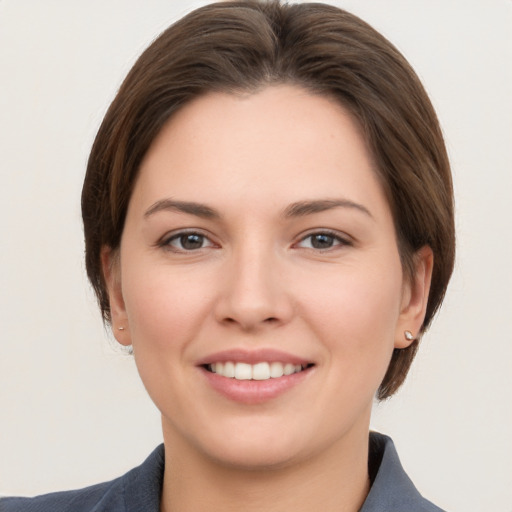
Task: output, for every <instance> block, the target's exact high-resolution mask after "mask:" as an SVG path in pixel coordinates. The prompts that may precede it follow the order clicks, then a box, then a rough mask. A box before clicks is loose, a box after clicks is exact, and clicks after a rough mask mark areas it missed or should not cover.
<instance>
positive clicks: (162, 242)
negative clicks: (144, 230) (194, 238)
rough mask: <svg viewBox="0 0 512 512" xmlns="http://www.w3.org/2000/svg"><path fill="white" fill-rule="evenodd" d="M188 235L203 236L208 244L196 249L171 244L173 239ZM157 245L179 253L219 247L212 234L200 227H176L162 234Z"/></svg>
mask: <svg viewBox="0 0 512 512" xmlns="http://www.w3.org/2000/svg"><path fill="white" fill-rule="evenodd" d="M186 235H198V236H201V237H203V238H204V239H205V240H207V241H208V245H207V246H205V247H200V248H199V249H195V250H186V249H180V248H178V247H174V246H172V245H171V242H172V241H173V240H177V239H179V238H180V237H182V236H186ZM155 245H156V246H158V247H162V248H164V249H168V250H170V251H173V252H179V253H192V252H197V251H200V250H202V249H208V248H210V247H218V244H217V243H215V242H214V241H213V239H212V236H211V235H210V234H208V233H206V232H205V231H204V230H202V229H199V228H182V229H175V230H173V231H171V232H168V233H166V234H165V235H164V236H162V237H161V238H160V239H159V240H158V242H157V243H156V244H155Z"/></svg>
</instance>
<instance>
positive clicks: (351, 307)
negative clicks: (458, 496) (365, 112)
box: [104, 86, 429, 467]
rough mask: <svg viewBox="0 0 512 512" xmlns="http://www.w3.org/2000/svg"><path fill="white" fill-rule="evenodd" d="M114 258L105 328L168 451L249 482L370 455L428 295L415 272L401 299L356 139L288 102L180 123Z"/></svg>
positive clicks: (288, 96) (192, 108)
mask: <svg viewBox="0 0 512 512" xmlns="http://www.w3.org/2000/svg"><path fill="white" fill-rule="evenodd" d="M110 259H113V261H114V272H112V273H109V272H108V271H107V281H108V282H109V288H110V293H111V302H112V315H113V327H114V329H115V332H116V336H117V337H118V339H119V341H120V342H121V343H125V344H129V343H132V344H133V349H134V356H135V360H136V364H137V367H138V370H139V372H140V375H141V377H142V380H143V382H144V385H145V386H146V388H147V390H148V392H149V394H150V395H151V398H152V399H153V400H154V402H155V404H156V405H157V407H158V408H159V410H160V411H161V413H162V418H163V426H164V436H165V439H166V442H167V443H169V444H170V445H171V450H173V449H174V450H177V451H178V452H179V450H183V451H184V452H183V453H189V454H194V455H197V456H200V457H207V458H208V459H210V460H216V461H220V462H223V463H226V464H233V465H238V466H246V467H261V466H264V467H268V466H272V465H283V464H291V463H293V462H298V461H301V460H305V459H306V458H311V457H315V456H320V455H321V454H324V453H327V451H328V450H329V452H330V453H336V450H346V449H347V447H348V446H351V445H353V443H354V441H355V440H357V441H358V442H367V441H366V436H367V431H368V424H369V416H370V410H371V406H372V401H373V396H374V393H375V391H376V389H377V388H378V386H379V384H380V382H381V380H382V378H383V376H384V374H385V372H386V369H387V366H388V363H389V360H390V357H391V354H392V351H393V348H394V347H395V346H398V347H403V346H405V345H406V344H407V343H408V342H406V340H405V339H404V334H403V332H404V330H405V329H408V330H411V331H413V332H417V329H418V328H419V327H420V325H421V321H422V318H423V316H422V315H423V309H424V302H425V296H426V293H427V290H428V276H429V271H428V270H429V263H428V258H427V259H426V260H425V261H426V263H425V264H423V263H421V264H420V265H419V269H420V270H419V271H418V276H417V283H416V285H417V286H414V287H411V286H410V285H408V284H407V283H405V282H404V279H403V274H402V267H401V264H400V258H399V254H398V250H397V243H396V238H395V230H394V226H393V219H392V215H391V212H390V208H389V205H388V203H387V201H386V198H385V195H384V193H383V190H382V188H381V186H380V184H379V182H378V180H377V178H376V175H375V172H374V170H373V169H372V161H371V158H370V155H369V153H368V150H367V148H366V146H365V143H364V140H363V138H362V136H361V134H360V133H359V130H358V128H357V125H356V124H355V123H354V121H353V120H352V118H351V117H350V116H349V115H348V114H347V112H346V111H345V110H343V109H342V108H341V107H340V106H339V105H337V104H335V103H334V102H332V101H331V100H329V99H326V98H324V97H321V96H316V95H312V94H310V93H308V92H306V91H304V90H303V89H300V88H297V87H292V86H274V87H268V88H266V89H264V90H262V91H260V92H257V93H255V94H247V95H240V96H235V95H229V94H222V93H211V94H208V95H205V96H203V97H201V98H199V99H197V100H195V101H193V102H192V103H190V104H188V105H186V106H185V107H184V108H183V109H182V110H181V111H179V112H178V113H177V114H176V115H175V116H174V117H173V118H172V119H171V120H170V121H169V122H168V124H167V125H166V126H165V127H164V129H163V130H162V132H161V133H160V134H159V136H158V138H157V139H156V140H155V142H154V143H153V145H152V146H151V148H150V150H149V152H148V153H147V156H146V157H145V159H144V161H143V163H142V166H141V169H140V176H139V177H138V180H137V182H136V185H135V188H134V191H133V196H132V198H131V201H130V204H129V208H128V213H127V217H126V224H125V228H124V232H123V236H122V242H121V248H120V258H119V260H117V259H116V258H111V255H110V254H109V252H108V251H104V267H105V269H108V268H109V261H110ZM116 261H118V263H115V262H116ZM422 283H423V284H422ZM423 285H424V286H423ZM412 289H414V290H416V291H414V292H412V291H411V290H412ZM418 290H419V292H418ZM119 326H123V327H124V328H125V330H123V331H119V330H117V327H119ZM233 375H234V376H233Z"/></svg>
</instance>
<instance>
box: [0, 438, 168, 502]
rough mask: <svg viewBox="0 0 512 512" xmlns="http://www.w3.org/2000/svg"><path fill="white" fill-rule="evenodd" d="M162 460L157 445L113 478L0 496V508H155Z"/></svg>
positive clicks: (161, 449) (158, 499) (162, 450)
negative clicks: (138, 462)
mask: <svg viewBox="0 0 512 512" xmlns="http://www.w3.org/2000/svg"><path fill="white" fill-rule="evenodd" d="M163 461H164V449H163V445H161V446H159V447H158V448H156V449H155V450H154V451H153V453H152V454H151V455H150V456H149V457H148V458H147V459H146V460H145V461H144V462H143V463H142V464H141V465H140V466H138V467H136V468H134V469H132V470H131V471H129V472H128V473H126V474H125V475H123V476H121V477H119V478H116V479H115V480H111V481H109V482H103V483H100V484H96V485H92V486H90V487H85V488H83V489H77V490H73V491H63V492H54V493H50V494H44V495H42V496H36V497H34V498H22V497H9V498H0V512H68V511H69V512H71V511H73V512H107V511H108V512H131V511H135V510H145V511H147V512H153V511H154V512H158V510H159V507H160V505H159V502H160V489H161V485H162V477H163Z"/></svg>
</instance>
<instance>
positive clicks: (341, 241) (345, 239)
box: [293, 228, 354, 251]
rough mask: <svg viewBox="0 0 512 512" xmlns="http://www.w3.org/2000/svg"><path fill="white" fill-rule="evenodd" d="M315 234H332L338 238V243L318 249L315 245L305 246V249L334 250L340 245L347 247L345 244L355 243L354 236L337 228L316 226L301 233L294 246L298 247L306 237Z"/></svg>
mask: <svg viewBox="0 0 512 512" xmlns="http://www.w3.org/2000/svg"><path fill="white" fill-rule="evenodd" d="M314 235H327V236H332V237H333V238H334V239H336V241H337V242H338V243H336V244H335V245H333V246H332V247H328V248H326V249H316V248H314V247H303V248H304V249H311V250H314V251H331V250H333V249H335V248H338V247H345V246H352V245H354V241H353V239H352V237H350V236H349V235H347V234H346V233H343V232H340V231H336V230H333V229H328V228H315V229H310V230H308V231H306V232H305V233H301V234H300V235H299V236H298V241H297V242H295V243H294V244H293V246H294V247H297V246H298V245H299V244H300V243H301V242H304V241H305V240H306V239H308V238H310V237H312V236H314ZM299 248H301V247H299Z"/></svg>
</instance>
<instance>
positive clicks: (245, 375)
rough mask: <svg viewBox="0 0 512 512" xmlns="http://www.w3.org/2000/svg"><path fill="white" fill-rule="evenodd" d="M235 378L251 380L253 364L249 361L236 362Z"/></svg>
mask: <svg viewBox="0 0 512 512" xmlns="http://www.w3.org/2000/svg"><path fill="white" fill-rule="evenodd" d="M235 379H237V380H251V379H252V366H251V365H250V364H247V363H236V364H235Z"/></svg>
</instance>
